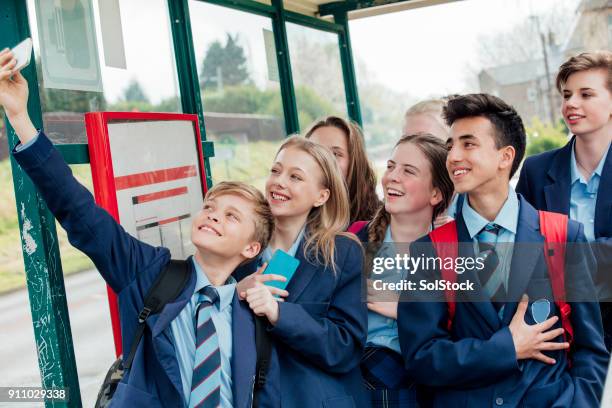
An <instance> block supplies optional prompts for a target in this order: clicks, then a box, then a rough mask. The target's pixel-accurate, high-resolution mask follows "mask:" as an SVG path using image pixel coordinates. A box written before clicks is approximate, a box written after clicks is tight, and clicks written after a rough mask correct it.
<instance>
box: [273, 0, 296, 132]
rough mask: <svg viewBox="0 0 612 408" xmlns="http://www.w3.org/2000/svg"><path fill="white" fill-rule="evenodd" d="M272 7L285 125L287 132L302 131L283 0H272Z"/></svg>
mask: <svg viewBox="0 0 612 408" xmlns="http://www.w3.org/2000/svg"><path fill="white" fill-rule="evenodd" d="M272 7H274V9H275V12H274V14H273V15H272V30H273V31H274V44H275V46H276V60H277V62H278V75H279V78H280V87H281V95H282V98H283V111H284V113H285V127H286V131H287V134H292V133H296V132H299V131H300V121H299V118H298V110H297V102H296V98H295V89H294V88H293V75H292V74H291V59H290V58H289V43H288V41H287V27H286V25H285V9H284V7H283V0H272Z"/></svg>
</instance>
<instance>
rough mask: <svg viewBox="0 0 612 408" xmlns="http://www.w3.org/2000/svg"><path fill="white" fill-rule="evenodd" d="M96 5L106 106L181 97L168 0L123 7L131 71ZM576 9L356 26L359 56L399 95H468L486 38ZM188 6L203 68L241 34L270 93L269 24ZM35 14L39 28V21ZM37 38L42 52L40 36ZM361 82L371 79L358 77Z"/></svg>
mask: <svg viewBox="0 0 612 408" xmlns="http://www.w3.org/2000/svg"><path fill="white" fill-rule="evenodd" d="M92 1H93V5H94V7H93V9H94V19H95V21H96V33H97V42H98V49H99V57H100V61H101V65H102V79H103V86H104V93H105V96H106V98H107V100H109V101H111V102H113V101H116V100H117V99H118V98H119V97H120V96H121V95H122V93H123V90H124V89H125V88H126V87H127V85H128V83H129V82H130V80H132V79H137V80H138V81H139V82H140V83H141V84H142V85H143V88H144V89H145V92H146V93H147V95H148V96H149V98H150V99H151V100H152V101H153V102H159V101H160V100H161V99H163V98H167V97H171V96H175V95H176V94H177V88H178V85H177V82H176V69H175V65H174V54H173V49H172V40H171V33H170V22H169V21H168V12H167V3H166V0H121V1H119V4H120V9H121V23H122V29H123V35H124V41H125V50H126V61H127V69H126V70H124V69H118V68H111V67H106V66H105V64H104V54H103V49H102V47H103V46H112V44H103V41H102V37H101V31H100V21H99V15H98V14H99V13H98V3H97V2H98V1H99V0H92ZM105 1H117V0H105ZM577 1H578V0H530V1H527V0H465V1H459V2H452V3H448V4H443V5H438V6H430V7H425V8H420V9H413V10H406V11H403V12H397V13H392V14H387V15H382V16H375V17H368V18H363V19H357V20H351V22H350V33H351V39H352V47H353V53H354V57H355V59H356V60H357V61H360V62H361V65H360V66H364V65H365V67H366V68H367V71H368V73H369V75H370V76H371V77H372V78H374V79H375V80H376V81H377V82H380V83H382V84H384V85H386V86H387V87H389V88H390V89H393V90H395V91H398V92H408V93H410V94H412V95H415V96H418V97H427V96H435V95H445V94H448V93H451V92H461V91H463V90H468V89H469V88H470V86H471V84H473V74H474V73H473V72H470V71H469V68H470V67H471V69H472V71H473V70H474V69H475V67H476V66H477V60H478V55H477V48H478V47H477V46H478V44H477V42H478V37H479V35H482V34H491V35H493V34H495V33H497V32H500V31H503V30H507V29H509V28H511V27H512V26H513V25H515V24H517V23H519V22H521V21H524V20H526V19H527V18H528V16H529V15H533V14H545V13H546V12H547V10H550V9H551V8H552V7H560V6H565V7H568V9H574V8H575V5H576V4H577ZM33 4H34V0H28V6H29V8H30V10H33ZM189 5H190V13H191V27H192V32H193V37H194V45H195V50H196V58H197V61H198V64H200V62H201V61H202V58H203V56H204V51H205V49H206V47H207V46H208V44H210V42H212V41H214V40H222V41H224V39H225V32H226V31H231V32H239V33H240V35H241V36H242V41H243V45H244V46H245V51H246V54H247V59H248V61H249V67H250V70H251V73H252V76H253V77H254V78H255V82H256V83H257V84H258V85H260V86H265V85H266V84H268V85H269V80H268V73H267V72H268V69H267V60H266V48H265V47H266V43H265V41H264V39H263V38H264V34H263V30H264V29H271V24H270V21H269V20H268V19H267V18H265V17H261V16H255V15H249V14H247V13H244V12H239V11H236V10H232V9H225V8H222V7H220V6H213V5H210V4H206V3H200V2H197V1H194V0H190V1H189ZM29 14H30V21H31V25H32V27H36V24H37V21H36V17H35V15H34V13H32V12H30V13H29ZM289 29H291V28H289ZM32 31H33V37H34V43H35V48H38V44H39V41H38V30H37V29H33V30H32ZM290 46H291V45H290ZM357 75H358V77H359V75H361V76H363V75H364V74H363V72H359V71H358V73H357ZM470 78H471V81H472V82H471V83H470Z"/></svg>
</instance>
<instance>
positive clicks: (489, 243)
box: [476, 222, 506, 311]
mask: <svg viewBox="0 0 612 408" xmlns="http://www.w3.org/2000/svg"><path fill="white" fill-rule="evenodd" d="M501 228H502V227H500V226H499V225H497V224H495V223H491V222H490V223H488V224H487V225H485V226H484V228H483V229H482V230H481V231H480V232H479V233H478V234H477V235H476V239H477V240H478V250H479V254H478V256H479V257H483V258H485V261H484V265H485V266H484V268H482V269H481V270H480V272H479V273H478V278H479V279H480V284H481V285H482V287H483V289H484V292H485V293H486V295H487V296H488V297H489V298H490V299H491V301H492V302H493V306H494V307H495V309H496V310H498V311H499V309H501V307H502V306H503V304H504V302H503V300H504V298H505V295H506V291H505V289H504V283H503V279H502V278H503V277H502V276H501V274H500V273H496V272H498V270H499V268H498V266H499V257H498V256H497V251H495V245H496V244H497V237H498V236H499V232H500V230H501Z"/></svg>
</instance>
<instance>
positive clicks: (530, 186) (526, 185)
mask: <svg viewBox="0 0 612 408" xmlns="http://www.w3.org/2000/svg"><path fill="white" fill-rule="evenodd" d="M575 138H576V137H575V136H574V137H573V138H572V140H571V141H570V142H569V143H567V144H566V145H565V146H563V147H562V148H560V149H555V150H551V151H548V152H544V153H541V154H538V155H535V156H532V157H528V158H527V159H526V160H525V163H524V164H523V168H522V169H521V174H520V178H519V181H518V184H517V185H516V191H517V193H520V194H522V195H523V197H525V199H526V200H527V201H529V203H531V205H533V206H534V207H535V208H536V209H538V210H547V211H553V212H558V213H562V214H566V215H569V208H570V193H571V184H570V183H571V180H570V177H571V176H570V173H571V170H570V167H571V164H570V163H571V157H572V146H573V142H574V139H575ZM594 227H595V228H594V232H595V243H594V245H593V251H594V253H595V257H596V259H597V263H598V278H597V279H596V281H597V282H598V283H599V284H603V283H604V282H605V283H607V290H604V289H601V290H602V294H601V295H602V298H605V299H610V300H612V288H611V287H610V282H612V277H609V276H607V275H610V271H612V149H610V150H609V151H608V155H607V156H606V158H605V163H604V167H603V171H602V174H601V179H600V181H599V190H598V192H597V201H596V203H595V225H594Z"/></svg>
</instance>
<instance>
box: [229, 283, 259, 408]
mask: <svg viewBox="0 0 612 408" xmlns="http://www.w3.org/2000/svg"><path fill="white" fill-rule="evenodd" d="M256 359H257V350H256V348H255V323H254V321H253V315H252V313H251V309H249V307H248V305H247V304H246V303H244V302H241V301H240V300H239V299H238V294H236V293H235V294H234V298H233V299H232V391H233V394H234V406H235V407H237V408H243V407H244V408H245V407H248V403H249V401H250V399H251V393H252V391H253V385H254V382H253V381H254V375H255V364H256V362H257V361H256Z"/></svg>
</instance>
